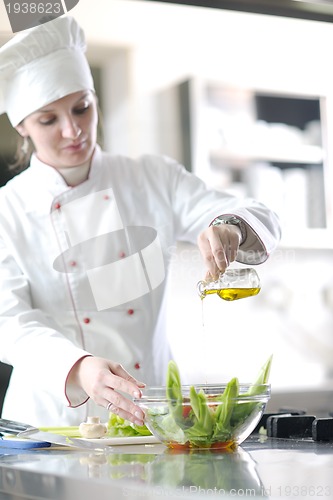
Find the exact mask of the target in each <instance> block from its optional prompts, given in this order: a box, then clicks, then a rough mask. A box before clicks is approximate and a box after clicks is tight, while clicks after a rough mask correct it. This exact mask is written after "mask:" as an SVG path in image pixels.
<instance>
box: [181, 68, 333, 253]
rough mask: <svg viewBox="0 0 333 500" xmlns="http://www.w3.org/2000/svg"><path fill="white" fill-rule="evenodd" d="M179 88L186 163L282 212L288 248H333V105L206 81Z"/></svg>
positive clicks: (215, 181)
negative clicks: (332, 149) (332, 150)
mask: <svg viewBox="0 0 333 500" xmlns="http://www.w3.org/2000/svg"><path fill="white" fill-rule="evenodd" d="M178 87H179V97H180V99H179V102H180V109H181V122H180V124H181V130H182V133H183V134H184V137H183V140H184V144H185V148H184V150H183V161H184V163H186V164H187V165H190V168H191V170H192V171H193V172H194V173H195V174H196V175H198V176H199V177H201V178H202V179H203V180H204V181H205V182H207V184H209V185H210V186H213V187H215V188H217V189H227V190H230V191H236V192H238V193H240V194H242V195H245V196H253V197H255V198H257V199H259V200H261V201H262V202H263V203H265V204H267V205H269V206H270V207H271V208H273V209H274V210H276V212H277V213H278V214H279V216H280V218H281V223H282V229H283V238H282V242H281V244H282V246H285V247H290V248H333V237H332V236H333V234H332V233H333V221H332V199H333V188H332V182H331V181H330V178H331V177H332V173H331V168H332V167H331V166H330V142H329V134H328V128H329V122H330V110H329V101H330V99H329V98H327V96H322V95H309V94H302V93H299V94H295V93H288V92H287V91H286V90H284V91H280V90H279V89H267V88H266V89H258V88H257V89H249V88H242V87H241V86H237V87H235V86H233V85H228V84H226V83H223V82H216V81H208V80H205V79H202V78H192V79H189V80H186V81H184V82H183V83H181V84H179V86H178ZM186 124H187V126H186Z"/></svg>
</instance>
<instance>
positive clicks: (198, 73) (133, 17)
mask: <svg viewBox="0 0 333 500" xmlns="http://www.w3.org/2000/svg"><path fill="white" fill-rule="evenodd" d="M71 14H72V15H73V16H74V17H75V18H76V19H77V21H78V22H79V23H80V24H81V25H82V27H83V28H84V29H85V31H86V36H87V42H88V46H89V49H88V58H89V61H90V63H91V65H92V67H93V70H94V74H95V77H96V81H97V87H98V93H99V98H100V104H101V108H102V112H103V117H104V118H103V119H104V140H105V144H104V146H105V148H106V149H107V150H109V151H112V152H114V153H120V154H126V155H130V156H137V155H139V154H141V153H147V152H149V153H158V154H160V153H162V154H166V155H169V156H172V157H174V158H176V159H177V160H179V161H180V162H182V163H183V164H185V166H186V168H188V169H189V170H192V171H193V172H194V173H196V174H197V175H198V176H200V177H201V178H203V179H204V180H205V181H206V182H207V183H208V184H209V185H211V186H214V187H216V188H217V189H228V190H230V191H232V192H236V193H239V194H241V195H245V196H247V195H250V196H255V197H256V198H258V199H260V200H262V201H263V202H264V203H266V204H268V205H270V206H271V207H272V208H273V209H274V210H276V211H277V212H278V214H279V215H280V217H281V221H282V225H283V239H282V241H281V244H280V245H279V248H278V249H277V251H276V252H275V253H274V254H273V255H272V256H271V257H270V259H269V260H268V261H267V262H266V263H265V264H263V265H261V266H259V267H258V268H257V272H258V274H259V275H260V278H261V284H262V291H261V293H260V294H259V295H258V296H257V297H253V298H249V299H247V300H241V301H236V302H232V303H229V302H224V301H222V300H221V299H219V298H218V297H214V298H213V297H209V298H208V299H205V300H204V301H201V300H200V299H199V297H198V294H197V291H196V284H197V282H198V281H199V279H201V278H202V277H203V275H204V268H203V265H202V262H201V258H200V255H199V253H198V251H197V250H196V248H195V247H194V246H192V245H189V244H185V243H182V244H180V245H179V246H178V247H177V248H175V249H173V250H174V251H173V264H172V272H171V275H170V283H169V294H168V304H167V307H168V309H169V312H168V323H167V331H168V335H169V337H170V341H171V345H172V348H173V353H174V358H175V359H176V361H177V362H178V363H179V366H180V368H181V371H182V376H183V379H184V381H186V382H194V381H196V382H197V381H200V382H202V381H223V380H229V379H230V378H231V377H233V376H235V375H236V376H238V377H239V378H240V379H242V380H243V381H251V380H252V379H253V378H255V376H256V374H257V372H258V369H259V367H260V365H261V364H262V363H263V362H264V361H265V360H266V357H267V356H269V355H270V354H271V353H273V355H274V363H273V368H272V373H271V383H272V388H273V402H274V401H275V404H276V405H279V402H280V401H281V402H283V404H284V405H286V404H287V405H288V404H289V405H291V406H295V405H298V407H299V405H302V407H304V408H306V409H308V411H311V410H312V408H314V410H315V411H316V412H317V413H318V412H320V411H322V410H326V409H333V397H332V392H331V391H332V387H333V259H332V256H333V213H332V200H333V182H332V172H333V142H332V131H333V81H332V80H333V73H332V70H331V65H330V57H329V56H330V52H329V51H330V47H331V46H332V42H333V25H332V24H330V23H324V22H317V21H305V20H296V19H289V18H282V17H273V16H267V15H259V14H249V13H241V12H231V11H226V10H217V9H209V8H201V7H190V6H179V5H173V4H166V3H158V2H149V1H148V2H147V1H140V0H96V1H95V2H94V4H93V5H92V3H91V2H90V1H89V0H80V2H79V3H78V5H77V6H76V7H75V8H74V9H73V10H72V11H71ZM9 36H10V28H9V24H8V22H7V21H6V14H5V11H4V7H3V4H2V3H1V4H0V44H2V43H4V42H5V41H6V40H8V38H9ZM14 143H15V136H14V135H13V134H12V133H11V131H10V127H9V125H8V123H7V121H6V118H5V117H3V116H2V117H1V119H0V162H1V168H0V174H1V179H0V180H1V182H2V183H4V182H5V181H6V179H7V177H8V176H7V174H6V172H5V170H4V168H5V167H4V165H5V164H6V162H7V161H8V158H9V156H10V155H11V153H12V150H13V147H14ZM5 368H6V367H3V369H5Z"/></svg>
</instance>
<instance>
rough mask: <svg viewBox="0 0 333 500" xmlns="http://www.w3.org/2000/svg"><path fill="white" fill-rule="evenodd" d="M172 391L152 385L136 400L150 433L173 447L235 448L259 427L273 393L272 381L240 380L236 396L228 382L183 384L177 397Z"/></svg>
mask: <svg viewBox="0 0 333 500" xmlns="http://www.w3.org/2000/svg"><path fill="white" fill-rule="evenodd" d="M226 389H227V390H226ZM169 392H170V391H168V390H167V388H166V387H149V388H146V389H144V390H143V395H142V397H141V398H137V399H134V403H135V404H137V405H138V406H140V408H142V409H143V411H144V412H145V424H146V426H147V427H148V429H149V430H150V431H151V433H152V434H153V435H154V436H155V437H156V438H157V439H159V440H160V441H161V442H162V443H163V444H165V445H166V446H168V447H169V448H174V449H223V448H225V449H226V448H235V447H236V446H237V445H239V444H241V443H242V442H243V441H244V440H245V439H246V438H247V437H248V436H249V435H250V434H251V432H252V431H253V430H254V429H255V427H256V426H257V424H258V422H259V420H260V419H261V416H262V414H263V413H264V411H265V407H266V404H267V402H268V400H269V398H270V393H271V391H270V384H262V385H254V384H241V383H240V384H239V385H238V390H237V393H236V397H232V393H230V391H229V389H228V384H202V385H198V384H197V385H192V386H186V385H183V386H182V387H181V396H179V395H178V397H177V396H175V397H168V396H167V394H168V393H169ZM234 394H235V393H234Z"/></svg>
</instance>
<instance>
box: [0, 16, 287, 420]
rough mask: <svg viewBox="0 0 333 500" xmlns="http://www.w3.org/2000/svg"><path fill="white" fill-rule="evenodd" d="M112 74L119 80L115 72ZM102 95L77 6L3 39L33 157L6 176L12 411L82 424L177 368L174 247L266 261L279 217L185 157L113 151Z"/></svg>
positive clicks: (4, 102) (3, 306) (131, 408)
mask: <svg viewBox="0 0 333 500" xmlns="http://www.w3.org/2000/svg"><path fill="white" fill-rule="evenodd" d="M111 84H112V82H111ZM97 107H98V105H97V98H96V95H95V91H94V83H93V79H92V76H91V72H90V69H89V65H88V62H87V60H86V57H85V38H84V33H83V31H82V29H81V28H80V26H78V24H77V23H76V21H75V19H74V18H72V17H69V16H66V17H60V18H58V19H55V20H53V21H50V22H48V23H46V24H44V25H41V26H38V27H35V28H32V29H30V30H26V31H23V32H22V33H20V34H18V35H16V36H15V37H14V38H13V39H12V40H11V41H9V42H8V43H7V44H5V45H4V46H3V47H2V48H0V112H1V113H7V115H8V118H9V120H10V122H11V124H12V126H13V127H14V128H15V129H16V130H17V132H18V138H19V139H20V141H21V149H20V154H19V157H20V158H19V160H20V161H21V163H22V165H25V160H26V159H27V158H28V167H27V168H26V167H24V169H22V171H21V172H20V173H18V174H17V175H15V177H13V179H12V180H10V181H9V182H8V183H7V184H6V185H5V186H4V187H3V188H1V190H0V359H1V361H3V362H5V363H8V364H10V365H12V366H13V373H12V377H11V380H10V384H9V388H8V391H7V394H6V398H5V402H4V408H3V417H4V418H8V419H14V420H19V421H23V422H27V423H29V424H32V425H35V426H59V424H60V423H61V425H68V426H70V425H78V424H79V423H80V422H83V421H85V420H86V418H87V416H88V415H95V416H100V417H101V419H102V420H103V421H106V420H107V416H108V412H110V411H112V412H114V413H117V414H118V415H120V416H121V417H123V418H127V419H129V420H131V421H132V422H135V423H137V424H142V422H143V417H144V415H143V412H142V410H141V409H140V408H139V407H138V406H136V405H135V404H134V403H133V402H132V397H133V396H140V394H141V389H142V388H143V387H144V386H145V384H161V383H163V382H164V375H165V373H166V365H167V362H168V360H169V358H170V352H169V347H168V343H167V340H166V336H165V332H163V328H162V327H161V325H163V319H161V314H162V310H163V297H164V291H165V284H166V277H167V273H168V267H169V261H170V259H171V257H172V249H173V248H174V246H175V243H176V242H177V241H179V240H182V241H188V242H192V243H196V242H197V243H198V245H199V249H200V251H201V254H202V257H203V262H204V263H205V265H206V267H207V273H208V274H209V275H210V276H211V277H217V276H218V274H219V273H220V272H224V270H225V269H226V268H227V266H228V265H229V264H230V262H232V261H234V260H237V261H239V262H242V263H247V264H251V265H252V264H260V263H262V262H264V261H265V260H266V259H267V257H268V255H269V254H270V252H271V251H273V250H274V248H275V247H276V245H277V243H278V241H279V237H280V228H279V223H278V221H277V218H276V216H275V214H274V213H272V212H271V211H270V210H269V209H268V208H267V207H265V206H263V205H262V204H260V203H258V202H256V201H255V200H251V199H246V200H241V199H238V198H236V197H234V196H231V195H230V194H226V193H221V192H217V191H212V190H208V189H207V188H206V186H205V185H204V183H203V182H202V181H201V180H199V179H198V178H196V177H195V176H194V175H192V174H190V173H188V172H187V171H186V170H185V168H184V167H183V166H182V165H179V164H178V163H177V162H176V161H174V160H172V159H169V158H166V157H162V156H153V155H144V156H141V157H140V158H137V159H131V158H127V157H124V156H115V155H112V154H109V153H107V152H104V151H103V150H102V149H101V147H100V146H99V145H98V144H97V132H96V131H97V125H98V113H97Z"/></svg>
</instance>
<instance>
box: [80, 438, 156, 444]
mask: <svg viewBox="0 0 333 500" xmlns="http://www.w3.org/2000/svg"><path fill="white" fill-rule="evenodd" d="M81 439H82V438H81ZM85 441H89V442H90V443H95V444H99V443H101V442H103V444H107V445H109V446H120V445H126V444H156V443H161V441H159V440H158V439H157V438H156V437H155V436H129V437H104V438H99V439H85Z"/></svg>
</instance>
